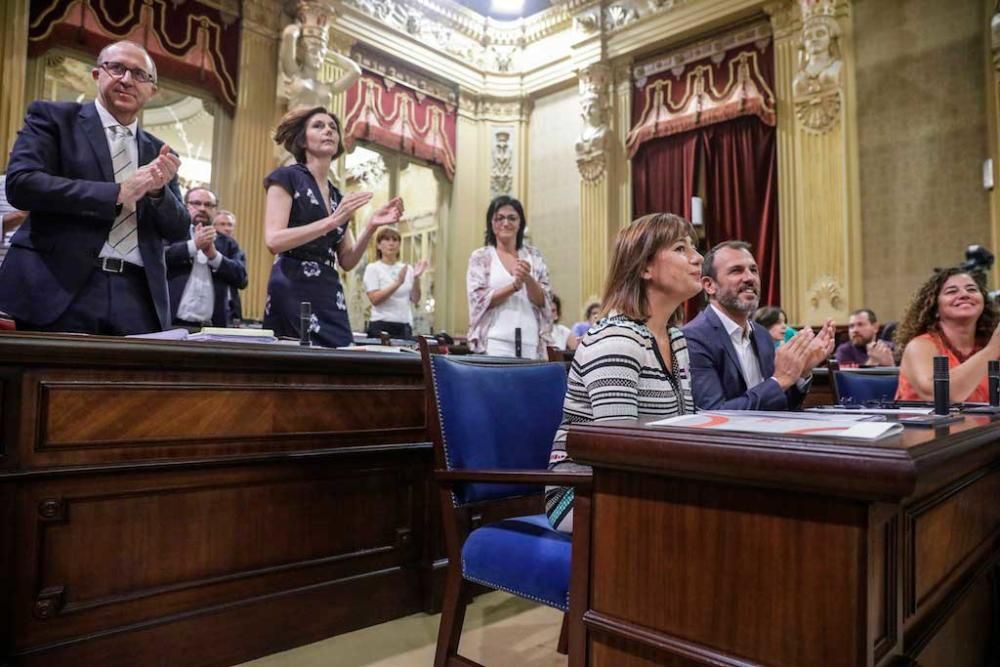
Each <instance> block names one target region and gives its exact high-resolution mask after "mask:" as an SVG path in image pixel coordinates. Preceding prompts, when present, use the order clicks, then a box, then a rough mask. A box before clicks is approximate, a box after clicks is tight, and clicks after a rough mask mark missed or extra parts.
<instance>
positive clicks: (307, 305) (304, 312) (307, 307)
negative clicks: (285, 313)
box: [299, 301, 313, 317]
mask: <svg viewBox="0 0 1000 667" xmlns="http://www.w3.org/2000/svg"><path fill="white" fill-rule="evenodd" d="M312 313H313V305H312V302H311V301H303V302H301V303H300V304H299V316H300V317H311V316H312Z"/></svg>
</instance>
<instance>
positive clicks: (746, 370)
mask: <svg viewBox="0 0 1000 667" xmlns="http://www.w3.org/2000/svg"><path fill="white" fill-rule="evenodd" d="M711 308H712V310H714V311H715V314H716V315H718V316H719V321H720V322H722V326H724V327H725V328H726V334H728V335H729V339H730V340H731V341H732V342H733V348H734V349H735V350H736V358H737V359H739V361H740V370H741V371H742V372H743V381H744V382H746V384H747V389H751V388H753V387H756V386H757V385H759V384H760V383H761V382H763V381H764V376H763V374H762V373H761V372H760V360H759V359H757V355H756V354H754V351H753V341H752V340H751V337H752V336H753V323H752V322H751V321H750V320H747V326H746V328H745V329H744V328H743V327H741V326H740V325H739V324H737V323H736V322H734V321H733V320H732V319H731V318H730V317H729V315H727V314H726V313H725V311H723V310H722V309H721V308H719V307H718V306H716V305H715V304H714V303H713V304H711Z"/></svg>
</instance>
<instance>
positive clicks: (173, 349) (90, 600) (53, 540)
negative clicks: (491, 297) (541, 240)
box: [0, 333, 444, 667]
mask: <svg viewBox="0 0 1000 667" xmlns="http://www.w3.org/2000/svg"><path fill="white" fill-rule="evenodd" d="M0 406H2V412H0V436H2V440H0V664H4V665H5V664H8V661H11V662H12V663H13V664H17V665H19V666H30V665H59V666H63V665H74V666H79V665H100V666H101V667H109V666H112V665H122V666H128V667H134V666H136V665H153V664H157V665H185V666H188V667H189V666H191V665H226V664H232V663H234V662H240V661H242V660H246V659H250V658H253V657H257V656H260V655H264V654H267V653H271V652H274V651H278V650H282V649H285V648H289V647H292V646H296V645H299V644H302V643H305V642H309V641H315V640H318V639H321V638H324V637H328V636H330V635H332V634H336V633H339V632H344V631H347V630H352V629H355V628H359V627H364V626H367V625H372V624H374V623H379V622H383V621H386V620H389V619H392V618H396V617H400V616H403V615H406V614H411V613H414V612H417V611H420V610H422V609H428V608H429V607H432V606H433V602H432V600H433V599H434V589H435V586H436V584H437V578H436V577H435V573H437V572H439V571H440V570H441V568H442V567H443V565H444V563H443V561H442V558H443V551H442V549H441V548H440V544H439V543H440V538H439V536H438V535H437V534H436V533H435V531H434V511H433V510H432V504H431V503H428V495H429V492H430V489H431V486H430V484H431V482H430V479H431V478H430V472H431V468H432V465H433V463H432V452H431V445H430V443H429V442H428V441H427V437H426V428H425V422H424V389H423V384H422V378H421V370H420V360H419V358H418V357H417V356H416V355H413V356H404V355H402V354H399V355H391V354H379V353H372V352H368V353H350V352H336V351H330V350H318V349H308V348H299V347H297V346H279V345H247V346H227V345H223V344H213V343H204V344H194V343H175V342H157V341H142V340H124V339H114V338H101V337H87V338H82V337H73V336H43V335H31V334H23V333H21V334H3V335H0Z"/></svg>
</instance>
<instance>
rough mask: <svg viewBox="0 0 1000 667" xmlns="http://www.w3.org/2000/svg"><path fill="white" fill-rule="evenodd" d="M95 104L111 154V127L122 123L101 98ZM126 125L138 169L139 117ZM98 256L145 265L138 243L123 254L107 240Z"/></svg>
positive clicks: (127, 147)
mask: <svg viewBox="0 0 1000 667" xmlns="http://www.w3.org/2000/svg"><path fill="white" fill-rule="evenodd" d="M94 104H95V105H96V106H97V115H98V116H100V118H101V126H102V127H103V128H104V140H105V141H106V142H108V152H109V154H110V152H111V142H112V141H113V140H114V136H115V133H114V131H113V130H112V129H111V128H113V127H117V126H119V125H121V123H119V122H118V121H117V120H116V119H115V117H114V116H112V115H111V112H110V111H108V110H107V109H105V108H104V107H103V106H101V101H100V100H94ZM124 127H127V128H128V129H129V131H130V132H132V141H130V142H128V143H127V144H126V146H125V150H127V151H128V157H129V159H130V160H132V164H134V165H135V168H136V169H138V168H139V144H138V135H137V134H136V133H137V131H138V129H139V119H138V118H137V119H136V120H133V121H132V122H131V123H129V124H128V125H125V126H124ZM136 222H138V220H136ZM98 257H114V258H116V259H124V260H125V261H126V262H128V263H130V264H138V265H139V266H142V265H143V264H142V254H141V253H140V252H139V246H138V245H136V247H135V248H134V249H133V250H132V251H131V252H130V253H128V254H127V255H123V254H121V253H120V252H118V251H117V250H115V249H114V248H112V247H111V244H110V243H108V242H107V241H105V242H104V247H103V248H101V252H100V254H99V255H98Z"/></svg>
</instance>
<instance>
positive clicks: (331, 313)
mask: <svg viewBox="0 0 1000 667" xmlns="http://www.w3.org/2000/svg"><path fill="white" fill-rule="evenodd" d="M274 141H275V143H277V144H279V145H281V146H284V148H285V150H287V151H288V152H289V153H291V154H292V155H293V156H295V161H296V164H293V165H289V166H287V167H279V168H277V169H275V170H274V171H273V172H271V173H270V174H268V176H267V178H265V179H264V187H265V189H266V190H267V209H266V213H265V217H264V240H265V243H267V248H268V250H270V251H271V252H272V253H274V254H275V255H277V258H276V259H275V261H274V265H273V266H272V267H271V277H270V279H269V280H268V283H267V302H266V303H265V305H264V327H265V328H267V329H273V330H274V333H275V335H277V336H290V337H293V338H298V337H299V335H300V332H299V327H300V304H301V303H302V302H303V301H308V302H310V303H311V304H312V319H311V322H310V324H309V337H310V340H311V341H312V342H313V343H315V344H318V345H324V346H328V347H343V346H345V345H350V344H351V342H352V336H351V325H350V322H349V321H348V319H347V303H346V301H345V299H344V288H343V286H342V285H341V284H340V276H339V274H338V273H337V265H338V264H339V265H340V267H341V268H343V269H344V270H346V271H350V270H351V269H353V268H354V267H355V266H357V263H358V261H359V260H360V259H361V256H362V255H363V254H364V252H365V248H366V247H367V245H368V240H369V239H370V238H371V236H372V234H374V232H375V230H376V229H377V228H378V227H381V226H382V225H390V224H393V223H396V222H398V221H399V218H400V216H401V215H402V213H403V201H402V199H400V198H399V197H396V198H394V199H391V200H390V201H389V202H387V203H386V204H384V205H383V206H382V207H381V208H379V209H377V210H376V211H375V212H374V213H373V214H372V215H371V217H369V218H368V221H367V222H366V223H365V226H364V228H363V229H362V231H361V233H360V234H359V236H358V238H357V239H355V238H354V235H353V234H352V233H351V231H350V229H348V228H347V223H348V222H350V220H351V216H352V215H353V214H354V212H355V211H357V210H358V209H359V208H361V207H363V206H364V205H366V204H367V203H368V202H369V201H371V198H372V194H371V193H370V192H351V193H348V194H347V195H341V193H340V191H339V190H337V188H335V187H334V185H333V183H331V182H330V178H329V174H330V165H331V164H332V162H333V161H334V160H335V159H337V158H338V157H339V156H340V154H341V153H343V152H344V147H343V143H342V142H341V129H340V121H339V120H338V119H337V117H336V116H334V115H333V114H332V113H329V112H328V111H327V110H326V109H324V108H323V107H314V108H311V109H297V110H294V111H290V112H288V113H287V114H286V115H285V117H284V118H282V119H281V123H279V124H278V129H277V130H275V133H274Z"/></svg>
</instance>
